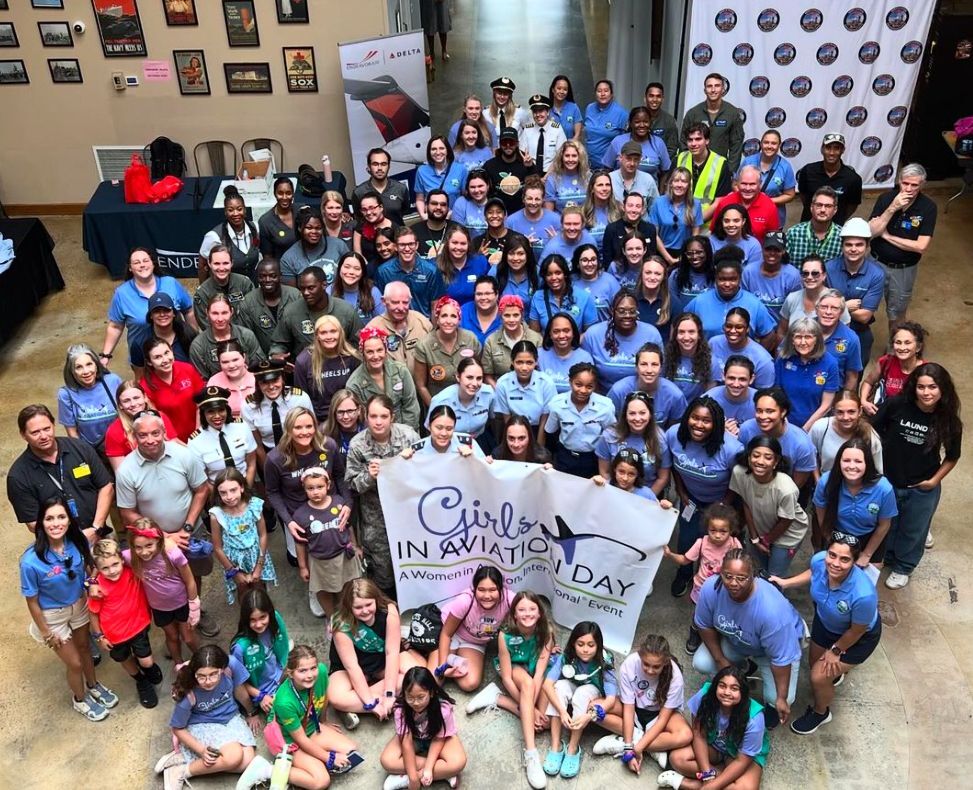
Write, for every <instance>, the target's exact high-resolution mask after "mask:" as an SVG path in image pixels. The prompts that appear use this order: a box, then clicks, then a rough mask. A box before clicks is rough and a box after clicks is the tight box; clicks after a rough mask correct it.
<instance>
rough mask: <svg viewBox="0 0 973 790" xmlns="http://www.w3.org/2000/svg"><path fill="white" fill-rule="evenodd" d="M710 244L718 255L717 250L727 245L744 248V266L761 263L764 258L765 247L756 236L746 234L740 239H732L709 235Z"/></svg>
mask: <svg viewBox="0 0 973 790" xmlns="http://www.w3.org/2000/svg"><path fill="white" fill-rule="evenodd" d="M709 243H710V246H711V247H712V248H713V254H714V255H716V253H717V251H719V250H722V249H723V248H724V247H727V246H730V245H732V246H734V247H739V248H740V249H741V250H743V264H744V266H749V265H750V264H757V265H760V262H761V261H762V260H763V259H764V253H763V249H762V248H761V246H760V242H759V241H757V239H756V237H754V236H744V237H741V239H740V240H739V241H730V240H729V239H718V238H717V237H716V236H710V237H709Z"/></svg>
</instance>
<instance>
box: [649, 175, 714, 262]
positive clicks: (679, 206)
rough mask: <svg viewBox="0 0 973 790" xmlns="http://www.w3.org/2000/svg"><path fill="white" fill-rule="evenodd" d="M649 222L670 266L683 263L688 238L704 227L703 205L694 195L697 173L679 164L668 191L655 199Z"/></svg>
mask: <svg viewBox="0 0 973 790" xmlns="http://www.w3.org/2000/svg"><path fill="white" fill-rule="evenodd" d="M649 222H651V223H652V224H653V225H655V229H656V237H655V243H656V247H657V249H658V251H659V255H661V256H662V257H663V258H664V259H665V261H666V263H667V264H668V266H669V267H670V268H671V267H673V266H676V265H677V264H678V263H679V256H680V254H681V252H682V249H683V247H684V246H685V245H686V242H688V241H689V240H690V238H692V237H693V236H697V235H699V233H700V232H701V230H702V228H703V205H702V203H701V202H700V200H699V198H694V197H693V174H692V173H691V172H690V171H689V170H688V169H687V168H685V167H677V168H675V169H674V170H673V171H672V173H670V174H669V182H668V183H667V184H666V191H665V194H663V195H659V197H657V198H656V199H655V200H653V201H652V207H651V208H650V209H649Z"/></svg>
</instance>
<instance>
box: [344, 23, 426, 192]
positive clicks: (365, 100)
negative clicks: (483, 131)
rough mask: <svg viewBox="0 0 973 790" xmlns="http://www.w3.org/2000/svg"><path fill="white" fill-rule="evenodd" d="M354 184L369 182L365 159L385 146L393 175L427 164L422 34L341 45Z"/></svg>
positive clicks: (424, 68)
mask: <svg viewBox="0 0 973 790" xmlns="http://www.w3.org/2000/svg"><path fill="white" fill-rule="evenodd" d="M338 57H339V59H340V62H341V78H342V80H343V82H344V93H345V108H346V110H347V112H348V138H349V140H350V141H351V156H352V161H353V162H354V167H355V183H359V184H360V183H361V182H362V181H365V180H366V179H367V178H368V171H367V170H366V169H365V165H366V164H367V162H366V158H365V157H366V155H367V154H368V151H369V150H370V149H372V148H384V149H385V150H386V151H388V152H389V155H390V156H391V157H392V167H391V170H390V171H389V176H390V177H393V176H397V177H399V178H400V179H404V178H405V177H407V176H411V175H412V173H413V171H414V170H415V166H416V165H417V164H421V163H422V162H425V161H426V144H427V143H428V142H429V137H430V134H429V109H428V108H429V97H428V94H427V92H426V60H425V54H424V50H423V41H422V31H421V30H420V31H414V32H411V33H402V34H400V35H396V36H386V37H384V38H371V39H367V40H365V41H355V42H352V43H350V44H339V45H338Z"/></svg>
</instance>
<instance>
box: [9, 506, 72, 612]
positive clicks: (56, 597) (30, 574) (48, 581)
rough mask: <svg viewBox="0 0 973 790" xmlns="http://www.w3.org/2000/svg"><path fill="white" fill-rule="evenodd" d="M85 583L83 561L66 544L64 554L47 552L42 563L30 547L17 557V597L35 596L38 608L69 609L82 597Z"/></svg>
mask: <svg viewBox="0 0 973 790" xmlns="http://www.w3.org/2000/svg"><path fill="white" fill-rule="evenodd" d="M38 529H42V527H41V526H40V525H39V524H38ZM72 576H73V577H74V578H73V579H72V578H71V577H72ZM84 580H85V571H84V560H83V559H82V557H81V552H80V551H78V547H77V546H75V545H74V544H73V543H68V542H65V544H64V553H63V554H55V553H54V552H53V551H51V550H50V549H48V550H47V552H46V554H45V555H44V560H41V558H40V557H38V556H37V553H36V552H35V551H34V547H33V546H31V547H30V548H28V549H27V550H26V551H25V552H24V553H23V554H22V555H21V556H20V594H21V595H23V596H24V597H25V598H33V597H35V596H36V597H37V603H38V605H39V606H40V607H41V609H61V608H64V607H66V606H71V605H72V604H73V603H74V602H75V601H77V600H78V599H79V598H80V597H81V596H82V595H83V594H84Z"/></svg>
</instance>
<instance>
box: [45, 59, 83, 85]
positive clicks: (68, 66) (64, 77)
mask: <svg viewBox="0 0 973 790" xmlns="http://www.w3.org/2000/svg"><path fill="white" fill-rule="evenodd" d="M47 67H48V68H49V69H50V70H51V79H52V80H53V81H54V82H55V83H58V82H84V78H83V77H82V76H81V64H80V63H78V59H77V58H48V59H47Z"/></svg>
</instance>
